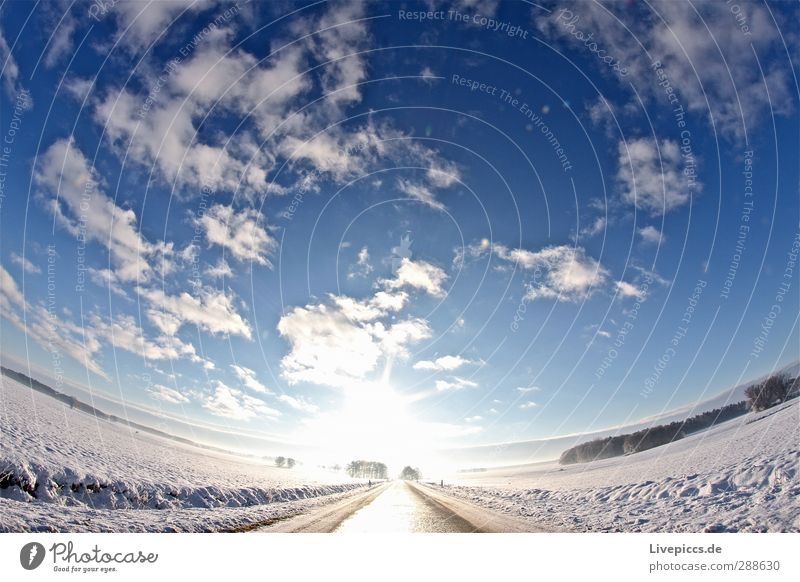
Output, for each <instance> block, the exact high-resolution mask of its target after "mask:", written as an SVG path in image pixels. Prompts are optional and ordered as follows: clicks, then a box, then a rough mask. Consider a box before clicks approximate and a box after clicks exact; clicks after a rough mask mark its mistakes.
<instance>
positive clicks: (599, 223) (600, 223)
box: [579, 216, 608, 238]
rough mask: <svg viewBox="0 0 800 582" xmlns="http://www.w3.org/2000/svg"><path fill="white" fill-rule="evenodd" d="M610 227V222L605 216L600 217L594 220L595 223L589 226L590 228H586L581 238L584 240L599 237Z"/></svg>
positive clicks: (581, 232)
mask: <svg viewBox="0 0 800 582" xmlns="http://www.w3.org/2000/svg"><path fill="white" fill-rule="evenodd" d="M607 226H608V220H607V219H606V217H605V216H598V217H597V218H595V219H594V221H593V222H592V223H591V224H589V225H588V226H584V227H583V228H582V229H581V231H580V237H579V238H584V237H588V238H591V237H593V236H597V235H598V234H600V233H601V232H603V231H604V230H605V229H606V227H607Z"/></svg>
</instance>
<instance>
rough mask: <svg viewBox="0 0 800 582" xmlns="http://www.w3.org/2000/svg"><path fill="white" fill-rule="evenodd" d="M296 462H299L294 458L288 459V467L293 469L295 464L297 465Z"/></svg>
mask: <svg viewBox="0 0 800 582" xmlns="http://www.w3.org/2000/svg"><path fill="white" fill-rule="evenodd" d="M296 462H297V461H295V460H294V459H293V458H291V457H289V458H288V459H286V466H287V467H288V468H289V469H291V468H292V467H294V465H295V463H296Z"/></svg>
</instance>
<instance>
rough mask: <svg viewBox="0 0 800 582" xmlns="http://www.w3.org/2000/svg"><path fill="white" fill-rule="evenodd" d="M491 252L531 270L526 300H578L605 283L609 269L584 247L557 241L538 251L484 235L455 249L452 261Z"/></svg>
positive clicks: (472, 257)
mask: <svg viewBox="0 0 800 582" xmlns="http://www.w3.org/2000/svg"><path fill="white" fill-rule="evenodd" d="M489 253H494V255H495V256H496V257H497V258H498V259H499V260H500V261H502V262H505V263H509V264H514V265H516V266H517V267H518V268H520V269H522V270H524V271H532V272H533V279H532V280H530V281H528V282H527V283H526V288H527V291H526V294H525V297H526V299H528V300H535V299H541V298H546V299H558V300H559V301H579V300H583V299H588V298H589V297H591V296H592V295H593V294H594V293H595V292H596V291H598V290H599V289H601V288H602V287H603V285H605V283H606V281H607V279H608V276H609V272H608V269H606V268H605V267H604V266H603V265H601V264H600V262H599V261H597V260H595V259H593V258H592V257H590V256H588V255H587V254H586V251H585V250H584V249H583V247H571V246H567V245H557V246H549V247H544V248H542V249H540V250H538V251H530V250H527V249H522V248H509V247H507V246H505V245H503V244H500V243H494V244H492V243H490V242H489V241H488V240H487V239H484V240H482V241H479V242H477V243H474V244H472V245H468V246H467V247H465V248H463V249H456V253H455V258H454V264H456V265H463V264H464V261H465V260H466V259H467V258H469V259H477V258H479V257H481V256H484V255H487V254H489Z"/></svg>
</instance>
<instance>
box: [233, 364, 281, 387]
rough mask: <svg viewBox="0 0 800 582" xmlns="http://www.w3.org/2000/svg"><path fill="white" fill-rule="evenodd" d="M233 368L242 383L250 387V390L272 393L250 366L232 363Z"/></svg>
mask: <svg viewBox="0 0 800 582" xmlns="http://www.w3.org/2000/svg"><path fill="white" fill-rule="evenodd" d="M231 369H232V370H233V373H234V374H236V377H237V378H239V380H240V381H241V383H242V384H244V385H245V386H247V387H248V388H250V390H254V391H255V392H261V393H263V394H271V393H272V391H271V390H269V389H267V387H266V386H264V384H262V383H261V382H260V381H259V379H258V377H257V376H256V373H255V371H253V370H251V369H250V368H245V367H244V366H237V365H236V364H231Z"/></svg>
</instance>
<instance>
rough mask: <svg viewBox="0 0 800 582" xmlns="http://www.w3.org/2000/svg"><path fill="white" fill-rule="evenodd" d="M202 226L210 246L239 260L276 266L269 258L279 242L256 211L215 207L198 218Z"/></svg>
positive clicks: (199, 224)
mask: <svg viewBox="0 0 800 582" xmlns="http://www.w3.org/2000/svg"><path fill="white" fill-rule="evenodd" d="M195 224H196V225H198V226H200V227H202V229H203V231H204V233H205V236H206V240H208V243H209V244H210V245H218V246H221V247H222V248H224V249H226V250H227V251H229V252H230V253H231V255H233V257H234V258H235V259H238V260H239V261H252V262H255V263H258V264H259V265H264V266H267V267H272V263H271V262H270V261H269V259H268V258H267V257H268V255H269V254H271V253H272V251H273V250H274V249H275V247H276V246H277V242H276V241H275V239H274V238H273V237H272V236H271V235H270V234H269V233H268V232H267V230H266V228H265V227H264V226H263V220H262V216H261V214H260V213H259V212H258V211H257V210H255V209H252V208H251V209H245V210H241V211H238V212H237V211H235V210H234V209H233V207H231V206H223V205H222V204H215V205H214V206H212V207H211V208H209V209H208V211H207V212H205V213H204V214H203V215H202V216H200V217H199V218H196V219H195Z"/></svg>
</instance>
